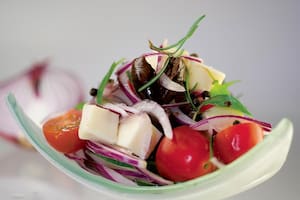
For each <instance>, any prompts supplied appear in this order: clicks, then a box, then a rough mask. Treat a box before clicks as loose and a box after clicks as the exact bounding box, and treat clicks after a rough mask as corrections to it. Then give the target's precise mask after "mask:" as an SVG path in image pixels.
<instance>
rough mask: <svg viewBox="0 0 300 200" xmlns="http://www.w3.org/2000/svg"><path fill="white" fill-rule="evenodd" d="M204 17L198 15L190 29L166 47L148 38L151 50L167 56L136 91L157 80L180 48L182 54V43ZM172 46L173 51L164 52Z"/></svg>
mask: <svg viewBox="0 0 300 200" xmlns="http://www.w3.org/2000/svg"><path fill="white" fill-rule="evenodd" d="M204 18H205V15H202V16H201V17H199V18H198V19H197V20H196V21H195V22H194V23H193V24H192V26H191V27H190V29H189V30H188V32H187V33H186V35H185V36H184V37H183V38H181V39H180V40H179V41H178V42H176V43H175V44H172V45H168V46H167V47H157V46H155V45H154V44H153V43H152V42H151V41H150V40H149V47H150V49H152V50H155V51H158V52H162V53H165V54H166V55H167V56H168V58H167V60H166V61H165V63H164V65H163V67H162V69H161V70H160V71H159V73H158V74H156V76H154V77H153V78H152V79H151V80H150V81H149V82H147V83H146V84H144V85H142V86H141V87H140V88H139V89H138V92H141V91H143V90H145V89H146V88H147V87H149V86H151V85H152V84H153V83H154V82H155V81H157V80H158V79H159V78H160V76H161V75H162V74H163V73H164V71H165V69H166V68H167V66H168V64H169V61H170V59H171V57H174V56H175V55H176V53H177V52H178V51H179V50H180V53H179V56H180V55H182V53H183V52H184V50H183V49H181V48H182V46H183V45H184V43H185V42H186V41H187V40H188V39H189V38H190V37H191V36H192V35H193V34H194V32H195V31H196V30H197V28H198V27H199V23H200V22H201V21H202V20H203V19H204ZM172 48H176V49H175V51H173V52H166V51H167V50H170V49H172Z"/></svg>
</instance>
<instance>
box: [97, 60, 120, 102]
mask: <svg viewBox="0 0 300 200" xmlns="http://www.w3.org/2000/svg"><path fill="white" fill-rule="evenodd" d="M124 60H125V59H124V58H122V59H120V60H118V61H117V62H113V63H112V65H111V66H110V68H109V70H108V72H107V73H106V74H105V76H104V78H103V79H102V81H101V83H100V85H99V88H98V92H97V97H96V101H97V103H98V104H101V103H102V101H103V98H102V97H103V92H104V89H105V86H106V85H107V83H108V81H109V79H110V77H111V75H112V73H113V72H114V71H115V69H116V67H117V66H118V65H119V64H121V63H122V62H124Z"/></svg>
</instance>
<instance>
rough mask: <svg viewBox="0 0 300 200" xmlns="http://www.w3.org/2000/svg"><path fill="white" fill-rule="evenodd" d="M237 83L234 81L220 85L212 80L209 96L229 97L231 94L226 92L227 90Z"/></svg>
mask: <svg viewBox="0 0 300 200" xmlns="http://www.w3.org/2000/svg"><path fill="white" fill-rule="evenodd" d="M237 82H239V81H238V80H236V81H230V82H226V83H222V84H220V83H219V81H217V80H214V81H213V84H212V88H211V90H210V96H211V97H213V96H217V95H230V94H231V92H230V91H229V90H228V88H229V87H230V86H231V85H233V84H235V83H237Z"/></svg>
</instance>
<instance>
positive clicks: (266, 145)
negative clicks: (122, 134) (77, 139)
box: [7, 94, 293, 200]
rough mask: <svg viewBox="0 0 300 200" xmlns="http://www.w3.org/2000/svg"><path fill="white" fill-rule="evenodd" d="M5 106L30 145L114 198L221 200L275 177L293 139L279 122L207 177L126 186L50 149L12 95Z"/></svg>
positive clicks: (288, 126) (286, 124)
mask: <svg viewBox="0 0 300 200" xmlns="http://www.w3.org/2000/svg"><path fill="white" fill-rule="evenodd" d="M7 105H8V107H9V109H10V111H11V113H12V114H13V115H14V117H15V119H16V121H17V123H18V124H19V125H20V127H21V128H22V129H23V131H24V134H25V135H26V137H27V139H28V140H29V141H30V142H31V144H32V145H33V146H34V147H35V148H36V149H37V151H38V152H40V153H41V154H42V155H43V156H44V157H45V158H46V159H47V160H48V161H49V162H50V163H52V164H53V165H54V166H56V167H57V168H59V169H60V170H61V171H63V172H64V173H66V174H67V175H69V176H70V177H72V178H74V179H75V180H76V181H78V182H80V183H82V184H83V185H86V186H88V187H90V188H92V189H94V190H97V191H98V192H99V193H102V194H105V195H108V196H111V197H114V198H116V199H145V200H146V199H151V200H153V199H172V200H178V199H182V200H183V199H184V200H188V199H201V198H202V199H210V200H213V199H223V198H227V197H229V196H232V195H235V194H238V193H240V192H243V191H245V190H247V189H250V188H252V187H254V186H256V185H258V184H260V183H262V182H264V181H266V180H267V179H269V178H271V177H272V176H273V175H274V174H276V173H277V172H278V171H279V169H280V168H281V167H282V166H283V164H284V162H285V161H286V158H287V155H288V151H289V149H290V146H291V141H292V137H293V124H292V122H291V121H290V120H289V119H286V118H284V119H282V120H281V121H280V122H279V123H278V124H277V125H276V127H275V128H274V129H273V131H272V132H271V134H270V135H268V136H266V138H265V139H264V141H263V142H261V143H259V144H258V145H256V146H255V147H254V148H252V149H251V150H250V151H248V152H247V153H246V154H245V155H244V156H242V157H240V158H239V159H237V160H235V161H234V162H232V163H231V164H229V165H226V166H225V167H223V168H221V169H219V170H217V171H215V172H213V173H210V174H208V175H205V176H202V177H199V178H196V179H193V180H190V181H186V182H183V183H177V184H174V185H168V186H126V185H122V184H119V183H115V182H112V181H110V180H108V179H105V178H103V177H101V176H97V175H93V174H91V173H89V172H87V171H86V170H84V169H82V168H81V167H80V166H78V165H77V164H76V163H75V162H74V161H72V160H70V159H68V158H66V157H65V156H64V155H63V154H61V153H59V152H57V151H55V150H54V149H53V148H52V147H50V146H49V145H48V143H47V141H46V140H45V138H44V135H43V133H42V130H41V127H40V126H38V125H37V124H35V123H34V122H33V121H32V120H31V119H30V118H29V117H28V116H27V115H26V114H25V113H24V112H23V110H22V108H21V107H20V106H19V104H18V103H17V101H16V99H15V97H14V96H13V95H12V94H9V95H8V96H7Z"/></svg>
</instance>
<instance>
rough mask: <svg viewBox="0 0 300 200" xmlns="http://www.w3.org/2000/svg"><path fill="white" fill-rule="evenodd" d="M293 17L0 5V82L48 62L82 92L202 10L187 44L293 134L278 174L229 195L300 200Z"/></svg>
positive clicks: (284, 10) (281, 3)
mask: <svg viewBox="0 0 300 200" xmlns="http://www.w3.org/2000/svg"><path fill="white" fill-rule="evenodd" d="M299 12H300V1H297V0H252V1H238V0H227V1H225V0H219V1H213V0H210V1H208V0H207V1H204V0H198V1H182V0H180V1H179V0H173V1H162V0H160V1H157V0H152V1H137V0H134V1H116V0H110V1H105V2H104V1H103V2H102V1H96V0H95V1H53V0H51V1H50V0H49V1H33V0H27V1H15V0H11V1H9V0H0V69H1V70H0V80H3V79H7V78H9V77H11V76H12V75H13V74H15V73H18V72H19V71H21V70H24V69H25V68H27V67H28V66H30V64H31V63H32V62H35V61H38V60H42V59H44V58H50V59H51V61H52V65H53V66H56V67H61V68H65V69H69V70H72V71H74V73H76V74H77V75H78V76H79V77H80V78H81V79H82V80H83V82H84V85H85V88H86V91H87V92H86V94H87V93H88V89H89V88H90V87H93V86H97V84H98V83H99V80H100V79H101V78H102V77H103V73H104V72H105V71H106V70H107V69H108V67H109V65H110V64H111V63H112V61H114V60H118V59H119V58H122V57H125V58H127V59H132V58H134V57H136V56H139V55H140V54H141V53H144V52H147V51H148V46H147V40H148V39H151V40H152V41H154V42H155V44H159V43H160V42H161V41H162V40H163V39H165V38H168V39H169V41H170V43H173V42H175V41H177V40H178V39H180V38H181V37H182V36H183V35H184V34H185V32H186V31H187V29H188V28H189V26H190V25H191V23H192V22H193V21H194V20H195V19H196V18H197V17H198V16H200V15H202V14H206V15H207V17H206V18H205V20H204V21H203V23H201V25H200V28H199V30H198V31H197V32H196V33H195V34H194V36H193V38H191V39H190V40H189V41H188V42H187V43H186V45H185V48H186V49H187V50H189V51H190V52H197V53H198V54H199V55H200V57H202V58H203V59H204V61H205V62H206V63H207V64H208V65H212V66H214V67H215V68H217V69H220V70H222V71H224V72H225V73H226V74H227V80H242V82H240V83H239V84H237V85H235V86H233V87H232V88H231V89H232V90H233V91H234V92H235V93H236V94H241V95H242V101H243V102H244V103H245V104H246V105H247V106H248V108H249V110H250V111H252V113H254V115H255V116H256V117H257V118H258V119H263V120H265V121H269V122H272V123H273V124H276V123H277V122H278V121H279V120H280V119H281V118H282V117H288V118H290V119H291V120H292V121H293V122H294V128H295V132H294V133H295V134H294V136H295V137H294V140H293V144H292V149H291V152H290V154H289V157H288V160H287V163H286V164H285V165H284V167H283V168H282V170H281V171H280V172H279V173H278V174H277V175H275V176H274V177H273V178H272V179H271V180H269V181H267V182H265V183H263V184H261V185H259V186H258V187H256V188H254V189H251V190H250V191H247V192H245V193H242V194H240V195H238V196H235V197H232V198H231V199H239V200H242V199H243V200H248V199H249V200H250V199H251V200H252V199H299V194H300V191H299V189H300V175H299V174H300V173H299V169H300V164H299V160H298V155H297V154H299V150H300V147H299V146H300V142H299V139H300V138H299V135H298V129H299V128H300V127H299V123H300V118H299V117H300V116H299V102H300V94H299V91H300V86H299V81H298V77H299V73H300V70H299V62H298V58H299V52H300V40H299V35H300V24H299V23H300V20H299V18H300V17H299ZM17 151H19V150H17ZM26 154H27V153H26ZM29 154H30V153H29ZM25 156H29V157H30V156H31V157H30V158H32V159H33V157H36V156H38V155H35V156H33V155H25ZM37 159H40V158H37ZM11 162H12V161H11ZM16 162H17V161H16ZM40 162H44V160H43V159H42V158H41V161H40ZM36 163H38V162H36ZM45 163H46V161H45ZM11 164H13V162H12V163H11ZM1 165H2V169H4V167H3V164H1ZM45 166H47V163H46V164H45ZM8 168H9V165H8V164H6V168H5V169H6V170H7V172H9V170H8ZM0 169H1V168H0ZM51 169H52V168H51ZM52 170H54V171H55V169H52ZM55 173H60V172H55ZM66 179H68V178H66ZM73 184H76V183H73ZM91 193H93V192H91ZM92 196H93V195H92ZM95 196H97V195H96V194H95Z"/></svg>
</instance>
